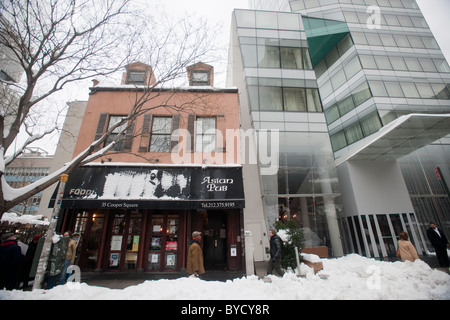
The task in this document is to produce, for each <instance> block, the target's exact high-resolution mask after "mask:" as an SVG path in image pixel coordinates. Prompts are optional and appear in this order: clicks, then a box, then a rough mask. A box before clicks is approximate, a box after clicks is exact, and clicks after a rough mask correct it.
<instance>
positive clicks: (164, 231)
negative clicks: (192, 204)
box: [148, 214, 179, 270]
mask: <svg viewBox="0 0 450 320" xmlns="http://www.w3.org/2000/svg"><path fill="white" fill-rule="evenodd" d="M178 224H179V215H170V214H169V215H168V214H164V215H162V214H158V215H153V216H152V219H151V226H150V228H151V235H150V246H149V248H150V250H149V253H148V269H149V270H164V269H176V268H177V263H178V261H177V257H178V250H179V242H178Z"/></svg>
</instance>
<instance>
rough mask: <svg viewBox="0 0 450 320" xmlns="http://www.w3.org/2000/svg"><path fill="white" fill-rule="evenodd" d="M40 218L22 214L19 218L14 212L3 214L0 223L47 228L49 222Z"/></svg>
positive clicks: (40, 216)
mask: <svg viewBox="0 0 450 320" xmlns="http://www.w3.org/2000/svg"><path fill="white" fill-rule="evenodd" d="M42 217H43V216H42V215H32V214H23V215H21V216H19V215H17V214H16V213H14V212H5V213H4V214H3V216H2V219H1V220H0V222H8V223H10V224H14V223H21V224H32V225H44V226H48V225H49V224H50V221H48V219H47V218H45V219H44V220H42Z"/></svg>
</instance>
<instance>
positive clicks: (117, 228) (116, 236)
mask: <svg viewBox="0 0 450 320" xmlns="http://www.w3.org/2000/svg"><path fill="white" fill-rule="evenodd" d="M124 231H125V214H116V215H115V216H114V221H113V227H112V235H111V242H110V254H109V261H108V269H119V263H120V258H121V251H122V241H123V234H124Z"/></svg>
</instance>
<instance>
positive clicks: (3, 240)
mask: <svg viewBox="0 0 450 320" xmlns="http://www.w3.org/2000/svg"><path fill="white" fill-rule="evenodd" d="M12 236H15V234H14V233H13V232H7V233H5V234H4V235H2V242H5V241H7V240H8V239H9V238H11V237H12Z"/></svg>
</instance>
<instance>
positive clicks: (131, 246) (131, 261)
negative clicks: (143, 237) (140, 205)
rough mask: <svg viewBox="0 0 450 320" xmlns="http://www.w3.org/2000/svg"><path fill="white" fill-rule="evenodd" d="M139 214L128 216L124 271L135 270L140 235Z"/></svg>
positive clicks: (140, 219)
mask: <svg viewBox="0 0 450 320" xmlns="http://www.w3.org/2000/svg"><path fill="white" fill-rule="evenodd" d="M141 221H142V218H141V214H140V213H138V212H135V213H132V214H131V216H130V223H129V226H128V239H127V252H126V256H125V269H128V270H130V269H136V264H137V258H138V251H139V240H140V234H141Z"/></svg>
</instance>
